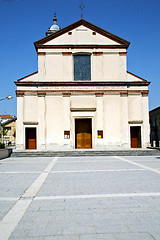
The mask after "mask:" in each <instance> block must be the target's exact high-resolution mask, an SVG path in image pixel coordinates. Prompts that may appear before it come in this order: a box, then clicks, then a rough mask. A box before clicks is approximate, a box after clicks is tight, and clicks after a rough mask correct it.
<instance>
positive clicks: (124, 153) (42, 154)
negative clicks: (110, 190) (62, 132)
mask: <svg viewBox="0 0 160 240" xmlns="http://www.w3.org/2000/svg"><path fill="white" fill-rule="evenodd" d="M154 155H157V156H158V155H160V151H159V150H156V149H152V150H151V149H141V150H139V149H138V150H93V151H92V150H81V151H79V150H73V151H28V150H27V151H13V153H12V155H11V157H56V156H58V157H78V156H79V157H80V156H154Z"/></svg>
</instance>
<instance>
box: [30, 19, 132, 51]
mask: <svg viewBox="0 0 160 240" xmlns="http://www.w3.org/2000/svg"><path fill="white" fill-rule="evenodd" d="M80 25H84V26H85V27H88V28H90V29H91V30H93V31H96V32H97V33H99V34H101V35H103V36H106V37H108V38H110V39H112V40H114V41H116V42H118V43H119V44H125V45H127V46H128V47H129V45H130V42H129V41H127V40H125V39H123V38H121V37H118V36H116V35H114V34H112V33H110V32H108V31H106V30H104V29H102V28H100V27H98V26H96V25H94V24H92V23H90V22H88V21H86V20H84V19H80V20H78V21H77V22H74V23H72V24H70V25H68V26H66V27H64V28H62V29H61V30H59V31H57V32H55V33H53V34H51V35H49V36H47V37H44V38H42V39H40V40H38V41H35V42H34V45H35V48H36V49H37V48H38V45H39V44H44V43H46V42H48V41H50V40H52V39H54V38H56V37H58V36H60V35H62V34H64V33H66V32H68V31H71V30H72V29H74V28H76V27H78V26H80Z"/></svg>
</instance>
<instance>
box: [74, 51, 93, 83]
mask: <svg viewBox="0 0 160 240" xmlns="http://www.w3.org/2000/svg"><path fill="white" fill-rule="evenodd" d="M74 80H77V81H90V80H91V56H90V55H75V56H74Z"/></svg>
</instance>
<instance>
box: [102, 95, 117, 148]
mask: <svg viewBox="0 0 160 240" xmlns="http://www.w3.org/2000/svg"><path fill="white" fill-rule="evenodd" d="M104 143H105V145H107V146H115V147H116V146H117V147H118V146H120V144H121V99H120V95H104Z"/></svg>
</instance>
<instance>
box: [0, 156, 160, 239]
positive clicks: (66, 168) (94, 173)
mask: <svg viewBox="0 0 160 240" xmlns="http://www.w3.org/2000/svg"><path fill="white" fill-rule="evenodd" d="M7 239H9V240H52V239H53V240H159V239H160V156H148V157H147V156H143V157H142V156H137V157H134V156H125V157H123V156H101V157H97V156H96V157H50V158H49V157H48V158H44V157H43V158H40V157H39V158H38V157H37V158H29V157H23V158H8V159H3V160H1V161H0V240H7Z"/></svg>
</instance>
